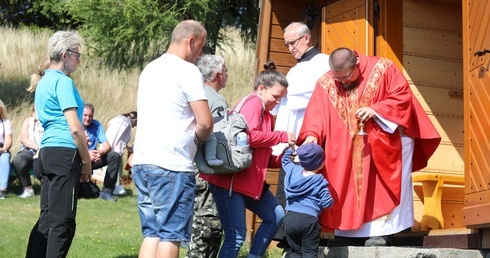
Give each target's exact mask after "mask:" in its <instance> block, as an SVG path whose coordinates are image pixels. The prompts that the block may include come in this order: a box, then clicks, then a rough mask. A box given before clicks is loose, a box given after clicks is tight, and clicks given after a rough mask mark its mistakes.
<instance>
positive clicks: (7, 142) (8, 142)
mask: <svg viewBox="0 0 490 258" xmlns="http://www.w3.org/2000/svg"><path fill="white" fill-rule="evenodd" d="M10 147H12V134H5V137H4V138H3V147H2V148H0V153H2V152H7V151H9V150H10Z"/></svg>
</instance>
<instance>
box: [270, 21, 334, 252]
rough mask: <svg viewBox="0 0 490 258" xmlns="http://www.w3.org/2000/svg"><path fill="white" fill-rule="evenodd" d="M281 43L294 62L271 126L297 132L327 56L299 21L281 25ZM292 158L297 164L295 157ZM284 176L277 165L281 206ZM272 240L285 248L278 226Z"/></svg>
mask: <svg viewBox="0 0 490 258" xmlns="http://www.w3.org/2000/svg"><path fill="white" fill-rule="evenodd" d="M284 44H285V45H286V47H287V48H288V49H289V52H290V53H291V55H292V56H293V57H294V58H295V59H296V60H297V61H298V63H296V64H295V65H294V66H293V67H291V69H290V70H289V72H288V73H287V75H286V79H287V80H288V83H289V87H288V92H287V94H286V96H284V98H282V99H281V103H280V104H279V105H277V107H276V108H275V109H274V113H277V114H276V124H275V130H277V131H288V132H293V133H294V134H295V135H299V130H300V129H301V125H302V124H303V117H304V115H305V110H306V106H307V105H308V101H309V100H310V97H311V94H312V93H313V90H314V89H315V84H316V81H317V80H318V79H319V78H320V76H322V75H323V74H325V73H326V72H327V71H328V70H330V65H329V63H328V58H329V56H328V55H326V54H323V53H320V52H319V51H318V50H317V49H316V48H315V47H313V46H312V39H311V33H310V29H308V26H307V25H306V24H304V23H302V22H292V23H290V24H289V25H288V26H287V27H286V28H285V29H284ZM286 147H287V145H286V144H284V143H282V144H278V145H276V146H274V147H273V148H272V149H273V153H274V154H275V155H279V154H280V153H281V152H282V151H283V150H284V148H286ZM295 162H296V164H298V159H297V158H296V160H295ZM284 176H285V173H284V170H282V169H280V170H279V180H278V185H277V192H276V198H277V200H278V201H279V203H280V204H281V205H282V206H283V207H286V198H285V194H284ZM274 240H276V241H279V243H278V244H277V247H279V248H284V249H285V250H287V248H288V243H287V240H286V238H285V237H284V231H283V229H282V227H281V228H280V229H279V230H278V231H277V233H276V235H275V236H274Z"/></svg>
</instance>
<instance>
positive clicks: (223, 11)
mask: <svg viewBox="0 0 490 258" xmlns="http://www.w3.org/2000/svg"><path fill="white" fill-rule="evenodd" d="M258 2H259V0H0V25H5V24H8V25H11V26H14V27H17V26H36V27H47V28H51V29H53V30H59V29H77V30H78V31H79V32H80V33H81V34H82V35H83V36H84V38H85V39H86V42H85V43H86V45H88V50H89V51H88V54H89V55H90V56H93V57H95V58H94V59H95V60H97V62H101V63H103V64H105V65H107V66H108V67H111V68H116V69H125V68H131V67H139V68H142V67H143V66H144V65H145V64H146V63H147V62H149V61H151V60H152V59H154V58H156V57H157V56H159V55H161V54H162V53H163V52H164V51H165V50H166V48H167V46H168V43H169V40H170V37H171V32H172V29H173V28H174V27H175V25H176V24H177V23H178V22H179V21H181V20H183V19H194V20H198V21H201V22H202V23H203V24H204V25H205V27H206V30H207V31H208V41H207V44H206V47H205V53H211V54H212V53H214V52H215V51H216V48H219V47H220V45H219V44H221V43H226V41H227V39H225V38H223V36H222V34H220V29H222V28H224V27H230V26H231V27H235V28H237V29H239V31H240V35H241V36H242V39H243V40H244V42H245V45H246V46H249V47H250V46H254V45H255V40H256V37H257V25H258V19H259V8H258ZM99 60H100V61H99Z"/></svg>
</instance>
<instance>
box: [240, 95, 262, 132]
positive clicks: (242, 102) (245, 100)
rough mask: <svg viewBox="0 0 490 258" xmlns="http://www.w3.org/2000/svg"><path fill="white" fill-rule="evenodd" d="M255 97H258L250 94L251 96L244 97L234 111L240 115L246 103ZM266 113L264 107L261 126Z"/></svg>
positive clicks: (260, 121)
mask: <svg viewBox="0 0 490 258" xmlns="http://www.w3.org/2000/svg"><path fill="white" fill-rule="evenodd" d="M253 97H258V96H257V95H255V94H249V95H247V96H245V97H243V99H242V100H240V102H238V104H237V105H236V107H235V108H234V109H233V111H236V112H237V113H240V110H241V109H242V106H243V105H244V104H245V102H247V101H248V100H249V99H251V98H253ZM264 111H265V110H264V107H262V112H261V113H260V120H259V126H260V125H261V124H262V119H263V118H264Z"/></svg>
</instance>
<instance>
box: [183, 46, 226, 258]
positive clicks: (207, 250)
mask: <svg viewBox="0 0 490 258" xmlns="http://www.w3.org/2000/svg"><path fill="white" fill-rule="evenodd" d="M196 65H197V67H198V68H199V70H200V71H201V73H202V77H203V81H204V91H205V92H206V97H207V98H208V106H209V110H210V111H211V115H212V116H213V117H219V116H222V115H224V114H223V112H228V111H227V109H228V104H227V103H226V100H225V97H223V96H222V95H220V94H219V93H218V92H219V91H220V90H221V89H223V88H225V87H226V82H227V81H228V74H227V71H228V69H227V68H226V64H225V59H224V58H223V57H222V56H219V55H204V56H201V57H200V58H199V59H198V60H197V63H196ZM199 155H201V156H200V157H201V159H202V161H201V163H202V164H204V157H203V156H202V153H200V152H199V151H198V152H197V154H196V157H195V160H196V164H198V163H199V162H198V161H197V160H198V158H199ZM199 167H200V166H198V169H199ZM194 200H195V202H194V218H193V221H192V235H191V242H190V243H189V249H188V251H187V255H186V257H188V258H215V257H216V256H217V255H218V251H219V246H220V245H221V237H222V228H221V222H220V221H219V217H218V211H217V209H216V203H215V202H214V198H213V194H212V193H211V191H210V190H209V184H208V182H207V181H205V180H204V179H202V178H200V177H199V173H196V197H195V198H194Z"/></svg>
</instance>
